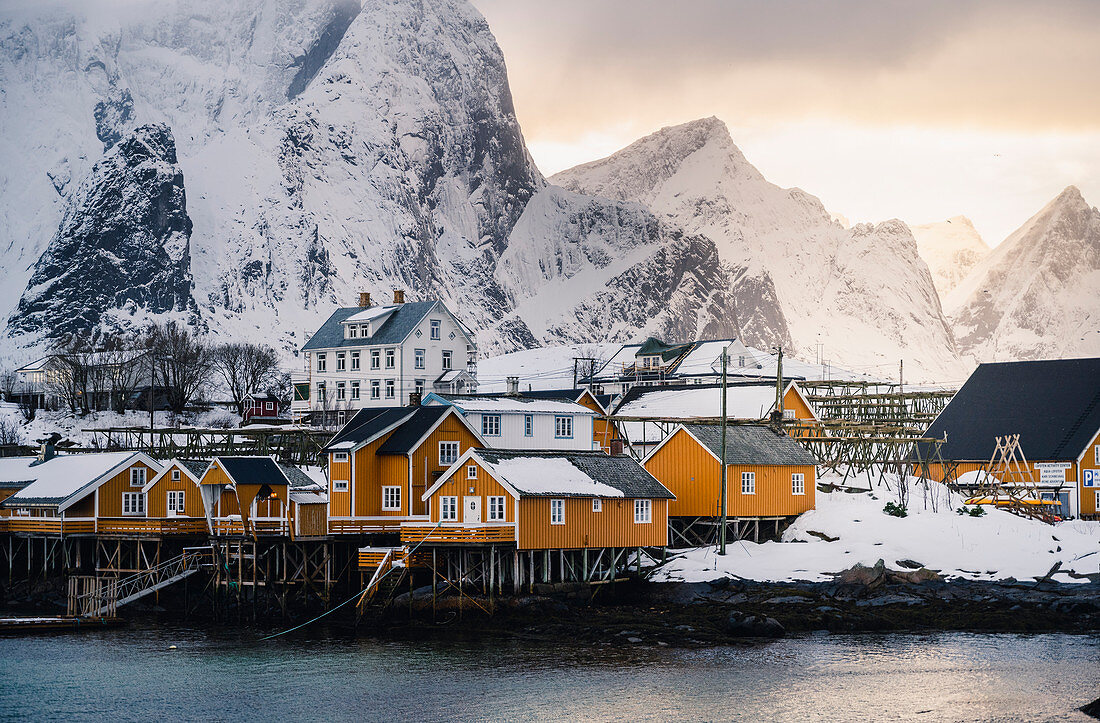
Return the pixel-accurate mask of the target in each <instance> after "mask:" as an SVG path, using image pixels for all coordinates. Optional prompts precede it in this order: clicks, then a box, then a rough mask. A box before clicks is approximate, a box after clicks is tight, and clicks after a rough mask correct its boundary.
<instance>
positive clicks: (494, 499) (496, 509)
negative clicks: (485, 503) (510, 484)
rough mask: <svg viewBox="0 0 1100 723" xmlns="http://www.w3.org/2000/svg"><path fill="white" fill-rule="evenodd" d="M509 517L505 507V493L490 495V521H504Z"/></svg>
mask: <svg viewBox="0 0 1100 723" xmlns="http://www.w3.org/2000/svg"><path fill="white" fill-rule="evenodd" d="M506 519H508V515H507V512H506V511H505V507H504V496H503V495H492V496H490V497H489V522H504V521H505V520H506Z"/></svg>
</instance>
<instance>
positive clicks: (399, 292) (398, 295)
mask: <svg viewBox="0 0 1100 723" xmlns="http://www.w3.org/2000/svg"><path fill="white" fill-rule="evenodd" d="M393 303H395V304H404V303H405V290H404V289H394V290H393Z"/></svg>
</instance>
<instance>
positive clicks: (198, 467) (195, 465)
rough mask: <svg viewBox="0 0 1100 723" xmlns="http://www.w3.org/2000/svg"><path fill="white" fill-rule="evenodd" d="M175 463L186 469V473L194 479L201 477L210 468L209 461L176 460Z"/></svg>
mask: <svg viewBox="0 0 1100 723" xmlns="http://www.w3.org/2000/svg"><path fill="white" fill-rule="evenodd" d="M175 461H176V462H179V463H180V465H181V466H183V467H186V468H187V471H188V472H190V473H191V474H193V475H194V476H195V479H199V478H200V477H202V473H203V472H205V471H206V468H207V467H209V466H210V460H208V459H177V460H175Z"/></svg>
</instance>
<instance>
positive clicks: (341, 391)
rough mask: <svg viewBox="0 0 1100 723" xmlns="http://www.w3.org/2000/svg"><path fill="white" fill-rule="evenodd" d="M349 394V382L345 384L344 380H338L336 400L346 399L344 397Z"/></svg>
mask: <svg viewBox="0 0 1100 723" xmlns="http://www.w3.org/2000/svg"><path fill="white" fill-rule="evenodd" d="M347 394H348V390H347V384H345V383H344V382H336V401H338V402H342V401H344V399H345V398H346V397H347Z"/></svg>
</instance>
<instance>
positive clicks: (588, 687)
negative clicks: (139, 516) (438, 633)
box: [0, 627, 1100, 722]
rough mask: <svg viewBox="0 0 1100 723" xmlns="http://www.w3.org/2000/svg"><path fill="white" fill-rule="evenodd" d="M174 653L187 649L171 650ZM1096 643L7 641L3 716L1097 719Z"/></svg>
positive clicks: (115, 637) (826, 638)
mask: <svg viewBox="0 0 1100 723" xmlns="http://www.w3.org/2000/svg"><path fill="white" fill-rule="evenodd" d="M169 645H177V646H178V649H177V650H168V649H167V648H168V646H169ZM1098 696H1100V640H1097V639H1096V638H1094V637H1086V636H1072V635H1028V636H1023V635H971V634H958V633H942V634H933V635H861V636H848V635H821V636H810V637H803V638H791V639H786V640H781V641H777V642H774V643H769V644H763V645H759V646H754V647H719V648H708V649H692V650H684V649H669V648H655V647H649V646H636V647H632V648H628V649H623V648H621V647H598V648H595V649H593V648H591V647H580V646H575V645H570V644H566V643H563V644H562V645H550V644H546V643H520V642H515V641H508V642H494V641H492V640H481V641H478V642H454V641H451V642H425V641H400V642H394V641H379V640H373V639H363V638H360V639H351V638H350V637H348V636H344V635H331V636H326V635H324V634H323V633H321V634H318V633H313V634H312V636H311V637H297V638H294V639H289V640H288V639H280V640H277V641H268V642H264V641H259V640H257V639H256V637H254V636H252V635H245V634H233V633H230V634H226V633H213V632H206V631H202V630H196V629H188V628H168V629H165V628H162V627H161V628H152V627H133V628H128V629H122V630H109V631H96V632H88V633H80V634H71V633H67V634H52V635H46V636H35V637H0V719H5V720H8V719H10V720H26V719H36V720H46V719H49V720H109V721H123V720H142V721H147V720H157V721H170V720H203V721H222V720H229V721H243V720H324V721H329V720H390V721H392V720H489V719H501V720H736V719H744V720H783V721H796V720H836V721H849V720H850V721H855V720H859V721H864V720H906V721H908V720H917V721H937V722H938V721H979V720H980V721H990V720H1006V721H1008V720H1012V721H1016V720H1043V721H1045V720H1080V721H1084V720H1088V719H1086V717H1085V716H1084V715H1083V714H1081V713H1079V712H1077V711H1076V710H1075V709H1076V707H1077V706H1079V705H1082V704H1083V703H1085V702H1088V701H1090V700H1092V699H1094V698H1096V697H1098Z"/></svg>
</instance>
